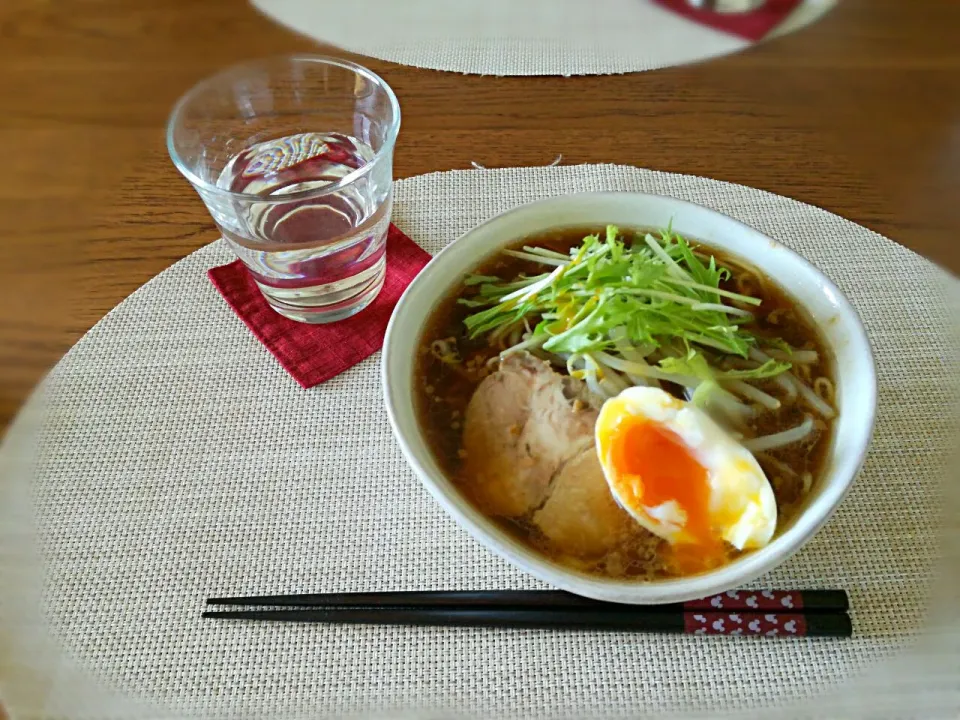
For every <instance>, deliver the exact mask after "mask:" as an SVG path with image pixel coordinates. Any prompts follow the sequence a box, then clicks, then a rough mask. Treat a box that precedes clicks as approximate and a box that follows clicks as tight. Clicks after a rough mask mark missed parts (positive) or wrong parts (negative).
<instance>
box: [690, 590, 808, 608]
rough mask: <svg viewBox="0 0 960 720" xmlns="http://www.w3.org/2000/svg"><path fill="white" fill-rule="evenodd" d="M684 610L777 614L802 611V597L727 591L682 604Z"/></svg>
mask: <svg viewBox="0 0 960 720" xmlns="http://www.w3.org/2000/svg"><path fill="white" fill-rule="evenodd" d="M683 609H684V610H688V611H689V610H706V611H708V612H709V611H715V610H726V611H728V612H729V611H730V610H743V611H745V612H758V611H760V610H775V611H777V612H786V611H791V610H794V611H798V612H799V611H800V610H803V595H802V593H800V592H790V591H783V590H729V591H728V592H725V593H720V594H719V595H713V596H711V597H708V598H703V599H702V600H691V601H690V602H686V603H684V604H683Z"/></svg>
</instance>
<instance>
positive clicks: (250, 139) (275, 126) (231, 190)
mask: <svg viewBox="0 0 960 720" xmlns="http://www.w3.org/2000/svg"><path fill="white" fill-rule="evenodd" d="M399 130H400V106H399V105H398V103H397V98H396V96H395V95H394V94H393V91H392V90H391V89H390V86H388V85H387V84H386V83H385V82H384V81H383V80H382V79H381V78H380V77H378V76H377V75H375V74H374V73H372V72H370V71H369V70H367V69H366V68H363V67H361V66H359V65H355V64H354V63H351V62H347V61H345V60H338V59H335V58H328V57H317V56H295V57H283V58H274V59H267V60H259V61H254V62H249V63H244V64H241V65H237V66H234V67H232V68H229V69H227V70H224V71H223V72H221V73H219V74H217V75H214V76H213V77H210V78H207V79H206V80H203V81H201V82H200V83H199V84H197V85H196V86H195V87H194V88H193V89H191V90H190V91H189V92H188V93H187V94H186V95H184V96H183V97H182V98H181V99H180V101H179V102H178V103H177V105H176V107H174V109H173V113H172V114H171V116H170V121H169V124H168V126H167V147H168V149H169V151H170V157H171V158H173V162H174V164H175V165H176V166H177V169H178V170H179V171H180V172H181V173H183V175H184V176H185V177H186V178H187V179H188V180H189V181H190V182H191V183H192V184H193V187H194V188H195V189H196V191H197V192H198V193H199V194H200V197H201V198H203V201H204V203H206V205H207V208H208V209H209V210H210V214H211V215H212V216H213V219H214V221H215V222H216V224H217V227H218V228H219V229H220V232H221V233H222V234H223V237H224V238H225V239H226V240H227V242H228V243H230V245H231V247H232V248H233V249H234V251H235V252H236V254H237V256H238V257H239V258H240V259H241V260H242V261H243V262H244V264H245V265H246V266H247V269H248V270H249V271H250V274H251V275H252V276H253V278H254V280H255V281H256V283H257V285H258V286H259V287H260V290H261V292H262V293H263V296H264V297H265V298H266V300H267V302H268V303H270V305H271V306H272V307H273V309H274V310H276V311H277V312H278V313H280V314H281V315H284V316H286V317H288V318H291V319H293V320H299V321H301V322H308V323H327V322H334V321H336V320H341V319H343V318H346V317H349V316H351V315H353V314H355V313H357V312H359V311H360V310H362V309H363V308H365V307H366V306H367V305H369V304H370V303H371V302H372V301H373V300H374V298H376V296H377V294H378V293H379V292H380V289H381V288H382V287H383V280H384V276H385V274H386V235H387V228H388V226H389V224H390V209H391V200H392V188H393V148H394V144H395V143H396V139H397V133H398V132H399Z"/></svg>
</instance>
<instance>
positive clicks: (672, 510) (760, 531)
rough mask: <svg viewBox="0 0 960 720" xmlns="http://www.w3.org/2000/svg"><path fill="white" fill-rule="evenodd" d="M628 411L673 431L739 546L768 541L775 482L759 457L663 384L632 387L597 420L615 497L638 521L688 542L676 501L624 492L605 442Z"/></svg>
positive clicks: (721, 525)
mask: <svg viewBox="0 0 960 720" xmlns="http://www.w3.org/2000/svg"><path fill="white" fill-rule="evenodd" d="M626 415H633V416H635V417H639V418H643V419H646V420H647V421H649V422H652V423H655V424H657V425H659V426H661V427H663V428H664V429H666V430H669V431H671V432H673V433H674V434H675V435H676V436H677V437H678V438H679V439H680V440H681V442H682V443H683V444H684V445H685V446H686V447H687V448H688V450H689V451H690V453H691V454H692V455H693V457H694V458H695V459H696V461H697V462H698V463H699V464H700V465H701V466H702V467H703V468H704V470H705V471H706V475H707V479H706V482H707V485H708V488H709V498H710V499H709V507H708V512H709V514H710V524H711V526H712V527H713V529H714V532H716V533H717V534H718V536H719V537H720V538H721V539H723V540H724V541H726V542H728V543H729V544H730V545H732V546H733V547H735V548H737V549H738V550H745V549H754V548H760V547H763V546H765V545H767V544H768V543H769V542H770V539H771V538H772V537H773V533H774V531H775V530H776V527H777V503H776V499H775V497H774V494H773V488H772V487H771V486H770V482H769V481H768V480H767V477H766V475H765V474H764V472H763V470H762V469H761V468H760V465H759V463H758V462H757V460H756V458H754V457H753V455H752V454H751V453H750V451H748V450H747V449H746V448H744V447H743V446H742V445H740V444H739V443H738V442H737V441H736V440H734V439H733V438H731V437H730V436H729V435H728V434H727V433H726V432H725V431H724V430H723V429H722V428H721V427H720V426H719V425H717V424H716V423H715V422H714V421H713V420H712V419H710V417H709V416H708V415H707V414H706V413H705V412H703V411H702V410H700V409H699V408H697V407H695V406H693V405H691V404H689V403H686V402H683V401H682V400H678V399H676V398H675V397H673V396H672V395H670V394H669V393H667V392H664V391H663V390H661V389H659V388H653V387H632V388H628V389H626V390H624V391H623V392H621V393H620V394H619V395H618V396H616V397H615V398H611V399H610V400H607V401H606V403H604V405H603V408H602V409H601V411H600V416H599V418H598V419H597V423H596V426H595V435H596V446H597V452H598V454H599V455H600V464H601V465H602V466H603V472H604V476H605V477H606V479H607V484H608V485H609V487H610V491H611V493H612V494H613V497H614V498H615V499H616V501H617V502H618V503H619V504H620V506H621V507H623V508H624V510H626V511H627V512H628V513H629V514H630V515H631V516H632V517H633V518H634V519H636V521H637V522H638V523H640V524H641V525H642V526H643V527H645V528H647V529H648V530H649V531H650V532H652V533H654V534H655V535H658V536H659V537H662V538H664V539H665V540H667V541H668V542H670V543H671V544H677V543H682V542H689V536H688V534H687V533H686V532H685V530H684V526H685V523H686V512H685V511H684V510H683V508H682V507H681V506H680V505H679V504H678V503H677V502H676V501H668V502H665V503H662V504H660V505H658V506H656V507H649V506H645V505H642V504H641V505H640V507H637V506H636V505H637V501H636V499H635V498H632V497H630V496H625V495H622V494H621V492H620V489H621V486H620V483H618V482H617V480H618V478H619V477H620V473H619V472H618V470H617V468H616V467H614V466H613V465H612V463H611V462H610V459H609V458H608V457H603V450H602V449H603V448H605V447H607V446H609V444H610V443H609V438H610V437H611V436H612V433H613V431H614V428H615V427H616V425H617V423H619V421H620V420H621V419H622V418H623V417H624V416H626Z"/></svg>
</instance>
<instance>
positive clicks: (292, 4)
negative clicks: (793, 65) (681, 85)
mask: <svg viewBox="0 0 960 720" xmlns="http://www.w3.org/2000/svg"><path fill="white" fill-rule="evenodd" d="M252 2H253V5H254V6H255V7H257V8H258V9H259V10H260V11H261V12H263V13H264V14H266V15H267V16H269V17H271V18H273V19H274V20H276V21H277V22H279V23H282V24H283V25H286V26H287V27H289V28H291V29H293V30H296V31H297V32H300V33H302V34H304V35H308V36H310V37H312V38H315V39H316V40H319V41H321V42H324V43H329V44H331V45H335V46H336V47H340V48H343V49H345V50H349V51H351V52H356V53H359V54H361V55H368V56H372V57H376V58H380V59H381V60H389V61H391V62H396V63H400V64H402V65H412V66H414V67H421V68H429V69H432V70H448V71H452V72H461V73H469V74H478V75H607V74H613V73H628V72H639V71H642V70H654V69H657V68H663V67H671V66H673V65H685V64H687V63H692V62H698V61H701V60H707V59H709V58H712V57H718V56H721V55H727V54H730V53H733V52H737V51H739V50H743V49H744V48H747V47H749V46H750V45H751V43H750V42H747V41H746V40H743V39H741V38H738V37H736V36H734V35H730V34H727V33H724V32H720V31H718V30H714V29H712V28H709V27H705V26H702V25H699V24H697V23H695V22H691V21H690V20H687V19H685V18H683V17H680V16H679V15H677V14H675V13H673V12H671V11H669V10H665V9H664V8H662V7H659V6H657V5H654V4H652V3H649V2H647V0H600V2H584V1H583V0H521V1H520V2H518V1H517V0H458V1H457V2H450V1H449V0H403V1H402V2H399V1H398V0H353V2H348V3H345V2H342V1H341V0H307V1H305V0H252ZM834 5H836V0H807V2H805V3H804V4H803V5H801V6H800V7H799V8H798V9H797V10H796V11H794V12H793V13H792V14H791V15H790V16H789V17H788V18H787V19H786V20H785V21H784V22H783V24H782V25H781V26H780V27H778V28H777V29H776V30H774V31H773V32H772V33H771V34H773V35H782V34H785V33H788V32H792V31H794V30H797V29H799V28H801V27H803V26H805V25H808V24H809V23H811V22H814V21H815V20H816V19H817V18H819V17H820V16H821V15H823V14H824V13H826V12H827V11H828V10H830V9H831V8H832V7H833V6H834Z"/></svg>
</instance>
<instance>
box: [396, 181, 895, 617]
mask: <svg viewBox="0 0 960 720" xmlns="http://www.w3.org/2000/svg"><path fill="white" fill-rule="evenodd" d="M623 196H636V197H638V198H639V197H642V198H644V199H647V200H650V201H653V202H662V203H664V204H667V205H672V206H673V207H674V208H675V209H676V210H678V211H679V210H683V209H696V211H697V212H701V213H702V212H706V213H707V214H708V215H712V216H714V217H715V218H716V219H718V220H721V221H722V222H724V223H726V224H727V225H728V227H729V228H730V229H731V230H732V231H733V233H745V234H746V235H747V236H748V237H749V236H751V235H754V236H756V238H751V240H750V242H751V243H754V242H756V241H758V240H763V241H765V242H767V243H773V244H774V246H775V247H777V248H778V249H781V250H784V251H785V252H786V253H787V254H788V255H789V256H790V257H791V259H792V261H793V262H795V263H797V264H799V265H801V266H802V267H803V268H804V269H805V271H806V272H807V273H810V274H812V275H813V276H815V277H816V278H817V281H818V288H817V292H818V293H821V294H825V293H829V294H831V295H832V304H833V305H834V306H836V307H837V309H838V310H839V311H840V314H841V315H842V317H843V327H845V328H846V330H847V335H848V337H849V339H850V343H851V347H855V348H856V349H855V350H853V352H854V353H856V354H857V355H859V356H861V357H862V363H861V364H862V365H864V366H865V368H864V370H865V372H867V373H868V375H867V376H865V377H862V378H861V380H863V381H866V396H865V397H864V398H863V400H864V401H865V405H864V406H863V407H865V408H866V412H865V413H864V416H863V417H861V418H860V421H859V422H858V423H857V429H858V436H854V438H853V442H852V443H851V445H852V446H853V447H854V448H856V453H857V455H858V457H857V460H856V462H855V463H854V464H853V465H849V464H848V465H846V466H844V467H843V468H840V469H839V470H835V471H834V473H833V477H834V481H832V482H830V483H827V484H826V485H827V486H826V487H825V488H824V491H823V493H822V494H821V495H820V496H818V497H817V498H816V500H815V501H814V502H813V503H811V504H810V505H809V506H808V507H807V508H805V509H804V510H803V511H802V512H801V514H800V515H799V516H798V517H797V518H796V519H795V520H794V521H793V523H792V524H791V526H790V527H789V528H788V529H787V531H786V532H784V533H783V534H782V535H779V536H777V537H775V538H774V540H773V541H772V542H771V543H770V545H768V546H767V547H766V548H763V549H760V550H757V551H755V552H752V553H750V554H748V555H745V556H743V557H742V558H740V559H738V560H737V561H735V562H734V563H731V564H728V565H725V566H723V567H721V568H717V569H716V570H712V571H709V572H706V573H701V574H699V575H693V576H687V577H680V578H670V579H666V580H657V581H647V582H644V581H640V582H638V581H631V580H613V579H604V578H602V577H599V576H593V575H587V574H585V573H581V572H578V571H576V570H574V569H572V568H567V567H564V566H562V565H559V564H557V563H555V562H552V561H550V560H548V559H547V558H546V557H544V556H542V555H540V554H538V553H536V552H535V551H532V550H528V549H526V548H524V547H523V546H521V545H520V544H519V543H518V542H517V541H515V540H513V539H511V538H509V536H507V535H506V534H505V533H504V532H503V531H502V530H500V529H499V528H497V526H496V525H495V524H494V523H493V522H492V521H491V520H490V519H489V518H487V517H486V516H485V515H483V514H482V513H481V512H480V511H479V510H477V509H476V508H475V507H474V506H473V505H472V504H470V502H469V501H468V500H467V499H466V498H465V496H463V494H462V493H460V491H459V490H457V489H456V488H455V487H454V486H453V484H452V482H451V481H450V480H449V479H447V478H444V477H441V478H440V479H439V481H438V479H437V478H435V477H434V476H433V473H432V472H431V471H430V469H429V468H427V467H425V466H424V464H423V463H422V462H421V461H420V459H419V457H418V455H417V452H415V450H414V448H413V447H412V444H413V441H412V437H411V436H416V437H417V439H418V440H419V441H420V442H421V443H423V444H424V445H425V442H424V440H423V438H422V437H420V431H419V429H417V428H414V429H412V430H410V431H409V435H410V436H408V430H406V429H404V428H402V427H401V426H400V422H399V420H398V408H399V406H400V403H401V402H403V400H404V398H403V397H398V394H397V392H396V390H395V388H396V385H395V384H394V383H393V382H392V381H391V373H390V368H391V366H392V364H393V353H394V351H395V348H396V345H397V341H396V338H397V337H399V336H400V335H401V334H405V335H407V336H409V335H410V328H409V327H404V326H407V325H408V324H409V323H411V322H415V324H416V329H417V332H416V333H415V334H416V336H417V337H418V338H419V336H420V332H421V331H422V329H423V325H424V323H425V322H426V319H427V318H426V317H422V318H420V319H419V320H416V321H411V320H410V319H409V318H410V317H411V316H410V315H409V313H408V312H406V310H407V307H408V306H409V305H410V304H411V303H412V302H413V300H412V299H413V298H416V296H417V295H418V294H419V293H421V292H424V290H423V288H424V287H425V286H426V285H427V284H428V283H432V276H433V275H434V274H435V273H436V272H438V271H442V270H443V269H444V265H445V264H446V263H447V262H448V261H449V260H448V259H449V258H450V257H451V255H453V254H456V253H459V252H461V249H460V248H462V247H463V241H464V240H466V239H468V238H469V237H470V236H472V235H482V233H481V230H483V229H485V228H488V227H489V226H490V225H493V224H499V223H501V222H503V221H504V219H505V218H508V217H511V216H516V215H518V214H524V213H529V212H532V211H533V209H534V208H536V207H538V206H549V205H552V204H558V203H569V202H570V201H571V199H575V198H581V199H583V198H590V197H592V198H602V197H611V198H613V197H617V198H622V197H623ZM567 226H569V224H568V225H567ZM561 227H564V225H561V224H557V223H554V224H549V223H548V224H545V225H544V226H543V227H542V228H540V229H538V230H533V231H531V232H532V233H535V232H545V231H549V230H550V229H552V228H561ZM725 234H727V233H725ZM520 239H522V238H521V237H516V238H512V239H509V240H506V241H504V242H503V243H502V244H497V245H496V246H493V245H491V248H490V250H491V253H493V252H495V247H502V246H503V245H508V244H509V243H510V242H515V241H516V240H520ZM747 251H749V248H747ZM735 254H738V253H735ZM739 255H740V256H741V257H742V256H743V254H742V253H739ZM484 257H486V256H484ZM482 259H483V258H478V259H477V262H481V261H482ZM756 265H757V267H758V269H760V270H763V269H764V267H763V265H762V263H760V262H757V263H756ZM450 287H451V283H446V284H445V285H444V290H445V291H446V290H448V289H449V288H450ZM791 297H793V298H794V299H795V300H797V302H798V303H799V304H800V305H801V306H803V307H805V308H806V303H804V302H803V301H801V300H799V299H798V298H796V297H795V296H794V295H793V293H791ZM831 349H833V347H831ZM837 372H838V379H839V375H840V371H839V369H838V371H837ZM381 382H382V385H383V393H384V401H385V404H386V407H387V415H388V418H389V421H390V425H391V429H392V431H393V435H394V437H395V438H396V440H397V443H398V444H399V446H400V448H401V451H402V452H403V455H404V458H405V459H406V461H407V463H408V464H409V465H410V466H411V468H412V469H413V471H414V473H415V474H416V475H417V477H418V479H419V480H420V482H421V484H422V485H424V486H425V487H426V489H427V490H428V491H429V492H430V494H431V495H432V496H433V497H434V499H435V500H436V501H437V502H438V503H439V504H440V505H441V507H443V509H444V510H445V511H446V512H447V514H449V515H450V516H451V517H452V518H453V519H454V520H455V521H456V522H457V524H458V525H460V526H461V527H462V528H463V529H464V530H466V531H467V532H468V533H469V534H470V535H471V536H472V537H473V538H474V539H475V540H477V541H479V542H480V543H481V544H482V545H484V546H485V547H487V548H488V549H490V550H492V551H493V552H495V553H497V554H499V555H500V556H501V557H504V558H505V559H507V560H508V561H509V562H511V563H512V564H513V565H514V566H516V567H518V568H519V569H521V570H522V571H524V572H526V573H529V574H530V575H532V576H534V577H535V578H537V579H539V580H542V581H544V582H547V583H550V584H551V585H554V586H556V587H559V588H561V589H563V590H567V591H569V592H573V593H576V594H579V595H584V596H587V597H591V598H595V599H598V600H610V601H615V602H622V603H644V604H657V603H665V602H675V601H684V600H692V599H697V598H702V597H708V596H710V595H715V594H719V593H721V592H724V591H726V590H730V589H733V588H735V587H739V586H741V585H742V584H743V583H747V582H751V581H753V580H755V579H756V578H757V577H759V576H760V575H763V574H764V573H766V572H769V571H770V570H772V569H773V568H774V567H777V566H779V565H781V564H782V563H783V562H785V561H786V560H788V559H789V558H790V557H791V556H792V555H794V554H795V553H796V552H797V551H798V550H799V549H800V548H801V547H803V546H804V545H806V543H807V542H808V541H809V540H810V539H811V538H812V537H813V536H814V535H815V534H816V533H817V532H819V530H820V529H821V528H822V527H823V526H824V525H825V524H826V522H827V521H828V520H829V519H830V517H831V516H832V515H833V513H834V512H835V511H836V509H837V507H838V506H839V505H840V503H841V502H842V501H843V499H844V498H845V497H846V495H847V494H848V493H849V492H850V489H851V488H852V487H853V484H854V481H855V479H856V477H857V475H858V474H859V472H860V470H861V468H862V467H863V463H864V461H865V459H866V456H867V452H868V450H869V447H870V444H871V441H872V438H873V432H874V428H875V420H876V410H877V372H876V361H875V357H874V354H873V349H872V347H871V345H870V341H869V337H868V335H867V332H866V328H865V327H864V325H863V320H862V319H861V317H860V315H859V314H858V313H857V311H856V309H855V308H854V307H853V305H852V303H850V301H849V299H848V298H847V297H846V296H845V295H844V294H843V293H842V292H841V291H840V289H839V288H838V287H837V286H836V285H835V284H834V282H833V281H832V280H831V279H830V278H829V277H827V276H826V275H825V274H824V273H823V272H822V271H821V270H820V269H819V268H817V267H816V266H815V265H813V263H811V262H810V261H808V260H807V259H806V258H804V257H803V256H802V255H800V254H798V253H796V252H795V251H793V250H792V249H790V248H789V247H786V246H785V245H783V244H781V243H779V242H778V241H776V240H775V239H773V238H771V237H769V236H768V235H766V234H765V233H763V232H761V231H760V230H757V229H756V228H754V227H751V226H749V225H747V224H746V223H743V222H741V221H739V220H737V219H736V218H733V217H730V216H729V215H726V214H725V213H722V212H719V211H717V210H714V209H713V208H709V207H706V206H704V205H699V204H697V203H693V202H689V201H687V200H681V199H679V198H674V197H670V196H665V195H656V194H652V193H639V192H619V191H604V192H583V193H569V194H565V195H559V196H551V197H547V198H542V199H539V200H534V201H532V202H528V203H524V204H522V205H518V206H516V207H513V208H511V209H509V210H506V211H504V212H501V213H498V214H496V215H494V216H492V217H490V218H488V219H487V220H484V221H483V222H481V223H479V224H478V225H475V226H474V227H472V228H470V229H469V230H467V231H466V232H465V233H463V234H462V235H460V236H459V237H458V238H456V239H455V240H453V241H452V242H450V243H449V244H448V245H446V246H445V247H444V248H443V249H442V250H441V251H440V252H438V253H437V254H436V255H435V256H434V257H433V259H432V260H431V261H430V262H429V263H428V264H427V266H426V267H424V269H423V270H421V271H420V273H419V274H418V275H417V277H415V278H414V280H413V281H412V282H411V283H410V285H409V286H408V287H407V289H406V290H405V291H404V293H403V295H402V296H401V298H400V300H399V302H398V303H397V306H396V308H395V309H394V311H393V314H392V316H391V318H390V322H389V324H388V326H387V331H386V335H385V337H384V344H383V356H382V362H381ZM411 382H412V381H411ZM406 402H408V403H410V404H413V398H412V395H411V396H410V397H408V398H406ZM414 411H415V408H414ZM425 449H426V451H427V452H428V453H429V452H430V450H429V447H426V448H425ZM837 480H839V481H837ZM768 549H769V550H770V551H769V552H765V551H767V550H768Z"/></svg>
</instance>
